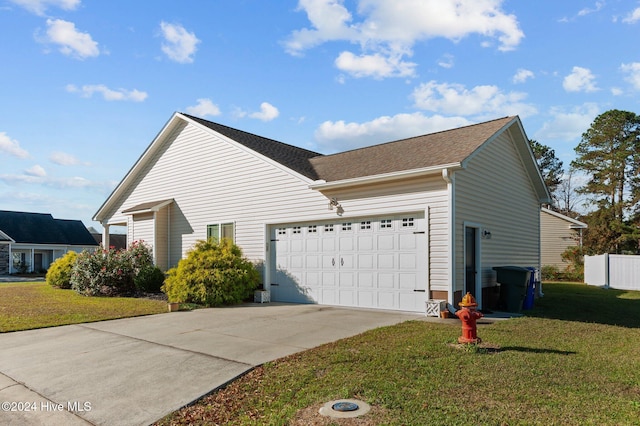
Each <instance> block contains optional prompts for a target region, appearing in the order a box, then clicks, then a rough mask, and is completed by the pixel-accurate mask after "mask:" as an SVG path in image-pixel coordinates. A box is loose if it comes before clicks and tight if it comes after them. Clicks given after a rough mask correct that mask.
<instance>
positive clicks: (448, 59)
mask: <svg viewBox="0 0 640 426" xmlns="http://www.w3.org/2000/svg"><path fill="white" fill-rule="evenodd" d="M453 65H454V58H453V55H451V54H449V53H446V54H444V55H442V57H441V58H440V59H438V66H441V67H442V68H446V69H449V68H453Z"/></svg>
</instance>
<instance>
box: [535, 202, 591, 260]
mask: <svg viewBox="0 0 640 426" xmlns="http://www.w3.org/2000/svg"><path fill="white" fill-rule="evenodd" d="M586 228H587V224H586V223H583V222H580V221H579V220H575V219H572V218H570V217H569V216H565V215H563V214H560V213H558V212H554V211H553V210H549V209H547V208H545V207H543V208H542V209H540V246H541V250H542V256H541V257H542V266H547V265H550V266H557V267H558V269H560V270H561V271H564V270H565V269H566V268H567V266H569V264H568V263H566V262H563V261H562V253H564V251H565V250H566V249H567V248H568V247H571V246H578V247H581V246H582V231H583V230H584V229H586Z"/></svg>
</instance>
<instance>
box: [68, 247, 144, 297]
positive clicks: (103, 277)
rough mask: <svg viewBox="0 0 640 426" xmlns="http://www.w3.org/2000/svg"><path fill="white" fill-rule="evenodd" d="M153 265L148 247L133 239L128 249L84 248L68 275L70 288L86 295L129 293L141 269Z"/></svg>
mask: <svg viewBox="0 0 640 426" xmlns="http://www.w3.org/2000/svg"><path fill="white" fill-rule="evenodd" d="M148 268H153V258H152V256H151V249H149V247H147V246H146V245H144V244H143V243H142V242H134V243H132V244H131V246H130V247H129V248H128V249H127V250H119V251H117V250H115V249H108V250H107V249H104V248H101V249H99V250H96V251H94V252H88V251H84V252H82V253H80V254H79V255H78V259H77V261H76V264H75V266H74V268H73V271H72V274H71V284H72V288H73V289H74V290H76V291H77V292H78V293H80V294H84V295H86V296H131V295H133V294H135V292H136V285H135V279H136V277H137V276H138V274H139V273H140V271H142V270H144V269H148Z"/></svg>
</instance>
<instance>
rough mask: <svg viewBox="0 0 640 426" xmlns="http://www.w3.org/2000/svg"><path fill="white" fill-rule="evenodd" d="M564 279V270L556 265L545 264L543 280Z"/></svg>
mask: <svg viewBox="0 0 640 426" xmlns="http://www.w3.org/2000/svg"><path fill="white" fill-rule="evenodd" d="M561 279H562V272H560V268H558V267H557V266H556V265H544V266H543V267H542V281H558V280H561Z"/></svg>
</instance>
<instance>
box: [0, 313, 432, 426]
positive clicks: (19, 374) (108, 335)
mask: <svg viewBox="0 0 640 426" xmlns="http://www.w3.org/2000/svg"><path fill="white" fill-rule="evenodd" d="M410 319H426V318H425V317H424V316H423V315H417V314H411V313H402V312H392V311H378V310H363V309H346V308H336V307H328V306H322V305H291V304H277V303H269V304H263V305H260V304H249V305H242V306H237V307H228V308H215V309H201V310H195V311H190V312H174V313H170V314H161V315H152V316H147V317H139V318H127V319H122V320H113V321H104V322H98V323H89V324H79V325H70V326H64V327H55V328H49V329H40V330H31V331H22V332H14V333H6V334H0V402H2V410H1V411H0V424H2V425H87V424H94V425H147V424H149V423H152V422H154V421H156V420H158V419H160V418H162V417H163V416H165V415H166V414H169V413H171V412H172V411H175V410H177V409H178V408H180V407H182V406H184V405H186V404H188V403H190V402H192V401H194V400H196V399H198V398H199V397H200V396H202V395H204V394H206V393H208V392H210V391H211V390H213V389H215V388H217V387H219V386H221V385H223V384H225V383H226V382H228V381H229V380H232V379H234V378H236V377H237V376H238V375H240V374H242V373H244V372H246V371H248V370H250V369H251V368H253V367H254V366H257V365H260V364H263V363H265V362H267V361H272V360H275V359H277V358H281V357H283V356H286V355H290V354H293V353H295V352H299V351H303V350H306V349H309V348H313V347H315V346H319V345H322V344H324V343H328V342H332V341H335V340H338V339H342V338H345V337H349V336H353V335H356V334H359V333H362V332H364V331H366V330H369V329H373V328H377V327H381V326H386V325H392V324H397V323H400V322H403V321H406V320H410Z"/></svg>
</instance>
